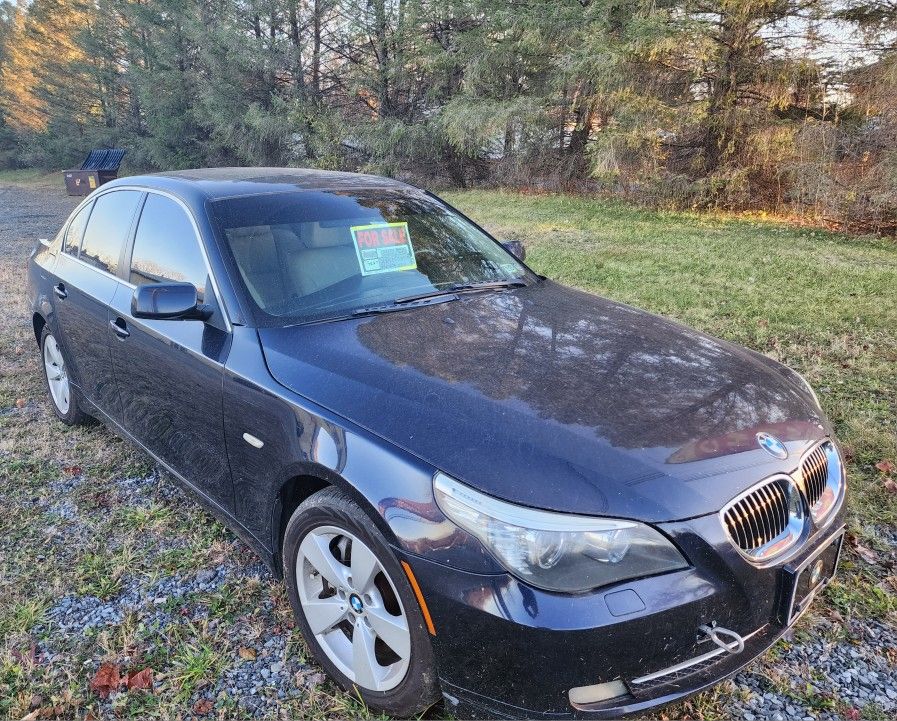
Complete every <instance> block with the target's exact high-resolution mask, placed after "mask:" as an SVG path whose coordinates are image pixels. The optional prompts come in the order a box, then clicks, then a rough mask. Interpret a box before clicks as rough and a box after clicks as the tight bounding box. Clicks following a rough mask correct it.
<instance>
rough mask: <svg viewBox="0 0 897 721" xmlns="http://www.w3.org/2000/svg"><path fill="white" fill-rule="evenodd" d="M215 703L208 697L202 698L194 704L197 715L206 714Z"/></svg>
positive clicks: (194, 711)
mask: <svg viewBox="0 0 897 721" xmlns="http://www.w3.org/2000/svg"><path fill="white" fill-rule="evenodd" d="M213 705H214V704H213V703H212V702H211V701H209V699H207V698H201V699H199V701H197V702H196V703H195V704H193V713H195V714H196V715H197V716H205V715H206V714H207V713H209V711H211V710H212V706H213Z"/></svg>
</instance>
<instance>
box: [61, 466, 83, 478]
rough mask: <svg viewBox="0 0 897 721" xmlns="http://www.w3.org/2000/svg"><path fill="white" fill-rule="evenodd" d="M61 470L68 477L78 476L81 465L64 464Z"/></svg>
mask: <svg viewBox="0 0 897 721" xmlns="http://www.w3.org/2000/svg"><path fill="white" fill-rule="evenodd" d="M62 472H63V473H65V475H67V476H69V478H71V477H73V476H80V475H81V466H65V467H64V468H63V469H62Z"/></svg>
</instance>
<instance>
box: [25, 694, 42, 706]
mask: <svg viewBox="0 0 897 721" xmlns="http://www.w3.org/2000/svg"><path fill="white" fill-rule="evenodd" d="M43 702H44V697H43V696H41V695H40V694H39V693H36V694H34V695H33V696H32V697H31V701H30V702H29V703H28V708H32V709H35V708H37V707H38V706H40V705H41V704H42V703H43Z"/></svg>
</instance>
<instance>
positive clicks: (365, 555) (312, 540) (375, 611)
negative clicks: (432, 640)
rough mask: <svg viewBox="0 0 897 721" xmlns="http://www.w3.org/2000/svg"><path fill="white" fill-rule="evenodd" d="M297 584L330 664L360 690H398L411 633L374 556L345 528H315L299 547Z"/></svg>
mask: <svg viewBox="0 0 897 721" xmlns="http://www.w3.org/2000/svg"><path fill="white" fill-rule="evenodd" d="M296 579H297V582H298V583H297V586H298V590H299V598H300V601H301V604H302V610H303V612H304V613H305V618H306V620H307V621H308V625H309V627H310V628H311V631H312V633H313V634H314V635H315V638H316V639H317V641H318V643H319V644H320V645H321V648H322V649H323V650H324V653H326V654H327V657H328V658H329V659H330V661H331V662H333V663H334V664H335V665H336V666H337V668H339V669H340V671H341V672H342V673H344V674H345V675H346V676H347V677H348V678H349V679H350V680H351V681H352V682H353V683H355V684H356V685H358V686H360V687H362V688H364V689H367V690H370V691H381V692H382V691H389V690H391V689H393V688H395V687H396V686H398V685H399V683H401V681H402V679H403V678H404V677H405V674H406V672H407V670H408V665H409V661H410V659H411V633H410V631H409V628H408V617H407V615H406V613H405V609H404V608H403V607H402V602H401V601H400V600H399V595H398V593H396V590H395V584H393V582H392V580H391V579H390V578H389V575H388V574H387V573H386V570H385V568H384V567H383V564H381V563H380V561H379V560H378V559H377V556H376V555H375V554H374V552H373V551H372V550H371V549H370V548H369V547H368V546H367V545H366V544H365V543H364V542H363V541H362V540H360V539H359V538H358V537H357V536H355V535H354V534H352V533H351V532H349V531H347V530H345V529H342V528H337V527H336V526H318V527H316V528H313V529H312V530H310V531H309V532H308V534H307V535H306V536H305V538H303V539H302V543H301V544H300V545H299V553H298V555H297V557H296Z"/></svg>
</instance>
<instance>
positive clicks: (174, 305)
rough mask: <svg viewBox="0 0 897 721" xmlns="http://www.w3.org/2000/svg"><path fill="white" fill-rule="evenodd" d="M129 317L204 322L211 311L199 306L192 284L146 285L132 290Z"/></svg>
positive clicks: (194, 287)
mask: <svg viewBox="0 0 897 721" xmlns="http://www.w3.org/2000/svg"><path fill="white" fill-rule="evenodd" d="M131 315H133V316H134V317H135V318H155V319H156V320H206V319H207V318H208V317H209V316H210V315H212V311H211V309H210V308H209V307H208V306H205V305H200V303H199V299H198V298H197V295H196V286H195V285H193V284H192V283H147V284H144V285H138V286H137V287H136V288H134V295H133V296H131Z"/></svg>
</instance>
